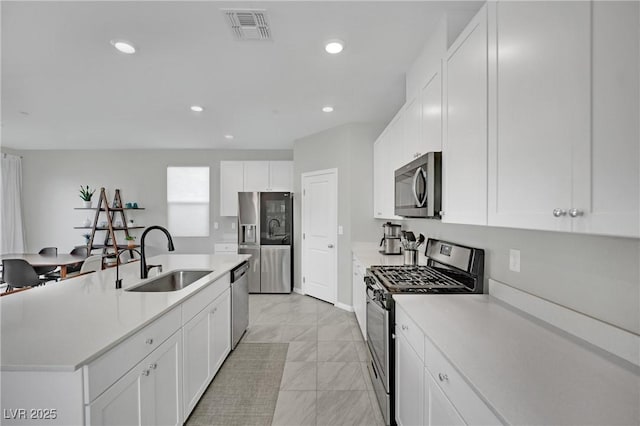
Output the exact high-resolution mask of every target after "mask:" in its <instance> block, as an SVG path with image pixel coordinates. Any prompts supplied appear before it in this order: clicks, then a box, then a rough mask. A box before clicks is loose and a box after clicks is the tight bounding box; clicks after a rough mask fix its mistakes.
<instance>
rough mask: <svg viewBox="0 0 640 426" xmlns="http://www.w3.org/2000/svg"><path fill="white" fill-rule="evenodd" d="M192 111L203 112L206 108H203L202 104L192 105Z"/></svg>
mask: <svg viewBox="0 0 640 426" xmlns="http://www.w3.org/2000/svg"><path fill="white" fill-rule="evenodd" d="M191 111H193V112H202V111H204V108H202V107H201V106H200V105H191Z"/></svg>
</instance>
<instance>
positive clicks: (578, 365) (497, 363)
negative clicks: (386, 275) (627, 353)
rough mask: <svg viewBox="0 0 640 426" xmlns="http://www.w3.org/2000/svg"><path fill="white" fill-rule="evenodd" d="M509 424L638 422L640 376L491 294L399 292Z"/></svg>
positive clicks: (404, 304) (404, 303)
mask: <svg viewBox="0 0 640 426" xmlns="http://www.w3.org/2000/svg"><path fill="white" fill-rule="evenodd" d="M394 299H395V300H396V303H397V304H398V305H399V306H400V307H401V308H402V309H404V310H405V312H407V313H408V314H409V316H410V317H411V318H412V319H413V320H414V321H415V322H416V323H417V324H418V326H419V327H420V328H421V329H422V331H423V332H424V333H425V334H427V335H428V336H429V337H430V339H431V340H432V341H433V343H434V344H435V345H436V346H437V347H438V348H439V349H440V351H441V352H442V353H443V354H444V355H445V357H446V358H448V360H449V361H450V362H451V364H452V365H453V366H454V367H455V368H456V369H457V370H458V372H459V373H460V374H461V375H462V376H463V377H464V378H465V380H467V382H468V383H469V384H470V385H471V386H472V387H473V388H474V390H475V391H476V392H477V393H478V394H479V395H480V396H481V398H482V399H484V400H485V401H486V402H488V403H489V405H491V406H492V407H493V409H494V410H495V411H496V412H497V413H498V414H499V415H500V416H501V417H502V418H503V419H504V420H506V421H507V423H509V424H538V425H552V424H554V425H559V424H575V425H578V424H579V425H586V424H597V425H604V424H607V425H612V424H627V425H631V424H640V404H639V401H640V374H639V372H638V369H637V368H635V367H633V366H632V365H631V364H630V363H627V362H625V361H621V360H620V359H619V358H616V357H614V356H612V355H610V354H608V353H606V352H604V351H602V350H599V349H597V348H595V347H594V346H591V345H589V344H587V343H585V342H583V341H581V340H579V339H577V338H574V337H572V336H570V335H568V334H566V333H564V332H563V331H561V330H559V329H556V328H554V327H551V326H549V325H547V324H545V323H543V322H542V321H539V320H537V319H533V317H530V316H528V315H526V314H524V313H522V312H521V311H518V310H516V309H515V308H511V307H510V306H509V305H506V304H504V303H502V302H500V301H498V300H497V299H494V298H493V297H491V296H488V295H438V296H435V297H434V296H421V295H397V296H394Z"/></svg>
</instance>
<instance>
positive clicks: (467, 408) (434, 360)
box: [424, 337, 502, 425]
mask: <svg viewBox="0 0 640 426" xmlns="http://www.w3.org/2000/svg"><path fill="white" fill-rule="evenodd" d="M424 359H425V366H426V367H427V369H428V370H429V372H430V373H431V375H432V376H433V379H434V381H435V382H436V383H437V384H438V386H439V387H440V389H442V391H443V392H444V393H445V395H446V396H447V398H449V400H450V401H451V402H452V403H453V405H454V406H455V408H456V410H457V411H458V412H459V413H460V415H461V416H462V417H463V419H464V421H465V423H466V424H473V425H499V424H502V422H501V421H500V420H498V418H497V417H496V415H495V414H494V413H493V411H491V409H490V408H489V407H488V406H487V405H486V404H485V403H484V401H483V400H482V399H480V397H479V396H478V394H477V393H476V392H475V391H474V390H473V389H472V388H471V387H470V386H469V384H468V383H467V382H466V381H465V380H464V379H463V378H462V376H461V375H460V374H459V373H458V372H457V371H456V370H455V369H454V368H453V366H452V365H451V363H449V361H447V359H446V358H445V357H444V356H443V355H442V353H441V352H440V351H439V350H438V349H437V348H436V347H435V346H434V344H433V343H432V342H431V340H429V338H428V337H425V338H424Z"/></svg>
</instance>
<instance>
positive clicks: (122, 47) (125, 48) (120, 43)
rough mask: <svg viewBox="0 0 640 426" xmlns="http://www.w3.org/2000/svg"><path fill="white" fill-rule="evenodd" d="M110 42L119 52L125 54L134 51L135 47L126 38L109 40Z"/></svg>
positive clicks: (130, 53)
mask: <svg viewBox="0 0 640 426" xmlns="http://www.w3.org/2000/svg"><path fill="white" fill-rule="evenodd" d="M111 44H112V45H113V47H115V48H116V49H118V50H119V51H120V52H122V53H126V54H127V55H132V54H134V53H136V48H135V47H134V46H133V44H131V43H130V42H128V41H126V40H111Z"/></svg>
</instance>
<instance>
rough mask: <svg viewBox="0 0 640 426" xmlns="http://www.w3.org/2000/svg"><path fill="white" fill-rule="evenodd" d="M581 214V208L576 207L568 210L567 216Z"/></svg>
mask: <svg viewBox="0 0 640 426" xmlns="http://www.w3.org/2000/svg"><path fill="white" fill-rule="evenodd" d="M583 214H584V212H583V211H582V210H578V209H571V210H569V216H571V217H578V216H582V215H583Z"/></svg>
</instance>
